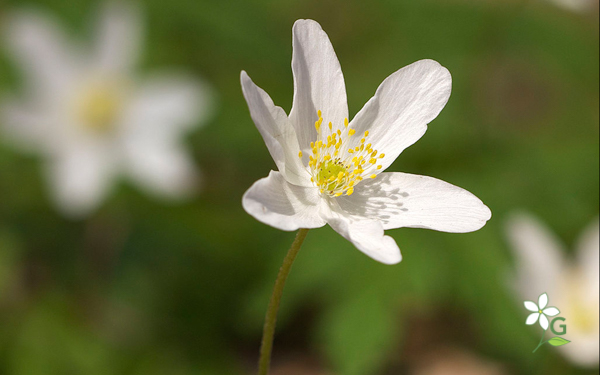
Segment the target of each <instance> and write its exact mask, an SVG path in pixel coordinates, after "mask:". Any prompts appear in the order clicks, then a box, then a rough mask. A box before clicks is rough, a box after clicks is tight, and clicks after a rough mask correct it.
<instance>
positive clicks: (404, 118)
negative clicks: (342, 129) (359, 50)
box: [349, 60, 452, 170]
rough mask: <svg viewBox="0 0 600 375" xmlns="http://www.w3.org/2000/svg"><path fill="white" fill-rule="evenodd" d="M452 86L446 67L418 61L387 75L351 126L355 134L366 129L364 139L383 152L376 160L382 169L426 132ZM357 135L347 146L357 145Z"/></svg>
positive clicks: (444, 103) (427, 61)
mask: <svg viewBox="0 0 600 375" xmlns="http://www.w3.org/2000/svg"><path fill="white" fill-rule="evenodd" d="M451 89H452V77H451V76H450V73H449V72H448V70H447V69H446V68H444V67H443V66H441V65H440V64H438V63H437V62H436V61H433V60H421V61H417V62H415V63H413V64H411V65H408V66H406V67H404V68H402V69H400V70H398V71H397V72H395V73H393V74H392V75H390V76H389V77H387V78H386V79H385V80H384V81H383V82H382V83H381V85H380V86H379V88H377V92H376V93H375V96H373V97H372V98H371V99H370V100H369V101H368V102H367V104H365V106H364V107H363V108H362V109H361V110H360V112H358V114H357V115H356V117H354V119H353V120H352V122H351V123H350V128H352V129H355V130H356V133H357V134H363V133H364V132H365V131H366V130H368V131H369V133H370V134H369V136H368V137H367V142H368V143H371V144H372V145H373V149H374V150H378V151H379V153H384V154H385V157H384V158H383V159H379V160H380V161H379V163H380V164H381V165H383V168H382V170H384V169H385V168H387V167H388V166H389V165H390V164H392V162H393V161H394V160H395V159H396V158H397V157H398V155H400V153H401V152H402V151H403V150H404V149H405V148H407V147H408V146H410V145H412V144H413V143H415V142H416V141H417V140H418V139H419V138H421V136H422V135H423V134H425V131H426V130H427V124H428V123H429V122H430V121H432V120H433V119H434V118H436V117H437V115H438V114H439V113H440V111H441V110H442V108H444V106H445V105H446V102H447V101H448V98H449V97H450V92H451ZM360 138H361V137H356V138H354V141H353V142H355V143H350V144H349V146H350V147H354V146H356V145H357V142H360Z"/></svg>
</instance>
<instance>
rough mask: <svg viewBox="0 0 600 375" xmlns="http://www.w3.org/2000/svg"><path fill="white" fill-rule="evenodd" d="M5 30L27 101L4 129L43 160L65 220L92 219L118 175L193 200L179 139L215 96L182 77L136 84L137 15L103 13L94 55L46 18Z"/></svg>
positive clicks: (25, 14) (11, 103) (192, 178)
mask: <svg viewBox="0 0 600 375" xmlns="http://www.w3.org/2000/svg"><path fill="white" fill-rule="evenodd" d="M3 23H4V25H3V26H4V28H3V30H2V31H3V33H4V37H5V38H4V40H5V41H6V43H7V45H8V50H9V52H10V53H11V55H12V57H14V59H15V60H16V62H17V63H18V67H19V68H20V69H22V70H23V72H24V78H25V80H26V88H27V92H26V94H27V97H26V100H23V101H21V100H12V99H6V100H5V101H4V102H3V104H2V106H1V108H0V111H1V116H2V117H1V118H2V122H3V123H4V125H5V126H4V129H3V130H4V132H5V134H6V135H7V137H8V138H9V139H11V140H12V141H13V142H18V143H19V144H20V146H22V147H25V148H27V149H29V150H30V151H33V152H38V153H41V154H42V155H43V156H44V158H45V170H46V172H47V178H48V180H49V183H50V187H51V193H52V197H53V199H54V200H55V202H56V204H57V206H58V207H59V208H60V209H61V210H62V211H63V212H65V213H67V214H70V215H75V216H80V215H85V214H87V213H89V212H90V211H91V210H93V209H94V208H96V207H97V206H98V205H99V204H100V202H101V200H102V199H103V198H104V197H105V196H106V195H107V193H108V192H109V189H110V188H111V186H112V185H113V182H114V180H115V178H116V177H117V176H118V175H120V174H127V175H129V176H130V177H131V178H132V179H133V180H134V181H135V182H137V183H138V184H139V185H140V186H141V187H143V188H145V189H147V190H148V191H149V192H151V193H155V194H157V195H160V196H162V197H166V198H172V199H179V198H182V197H185V196H187V195H189V194H190V193H192V192H193V189H194V187H195V185H196V183H197V180H198V174H197V172H196V169H195V166H194V164H193V162H192V160H191V158H190V156H189V155H188V152H187V151H186V150H185V148H184V147H183V145H182V144H181V143H180V141H181V139H180V138H181V137H182V135H183V134H184V133H186V132H188V131H189V130H190V129H191V128H192V127H194V126H197V125H198V124H199V123H200V121H201V120H202V119H204V118H205V117H206V116H207V114H208V112H209V111H210V100H209V95H208V91H207V88H206V87H205V85H201V84H200V82H197V81H196V80H195V79H190V77H187V76H184V75H181V74H178V73H176V72H174V73H172V74H168V75H156V76H153V77H151V78H149V79H146V80H144V81H142V80H140V79H139V77H138V76H136V75H135V72H134V66H135V64H136V63H137V60H138V57H139V55H140V47H141V42H142V25H141V15H140V12H139V9H138V8H136V7H132V6H127V5H125V3H120V2H119V3H116V2H115V3H109V4H107V5H105V6H104V7H102V8H101V12H100V14H99V15H98V21H97V28H96V29H95V34H94V43H93V45H92V47H91V48H82V46H80V45H78V44H76V43H74V42H73V41H70V40H68V39H67V37H66V36H65V35H63V33H62V30H61V29H60V27H59V24H58V23H56V22H54V20H53V19H51V18H50V17H49V16H48V15H46V14H42V13H39V12H34V11H21V12H17V13H14V14H11V15H8V16H7V17H6V18H5V19H4V22H3Z"/></svg>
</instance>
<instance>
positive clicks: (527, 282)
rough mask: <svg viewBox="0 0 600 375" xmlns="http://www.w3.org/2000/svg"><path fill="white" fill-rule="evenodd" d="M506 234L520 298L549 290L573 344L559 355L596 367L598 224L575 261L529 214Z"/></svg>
mask: <svg viewBox="0 0 600 375" xmlns="http://www.w3.org/2000/svg"><path fill="white" fill-rule="evenodd" d="M507 230H508V236H509V240H510V242H511V245H512V248H513V250H514V254H515V258H516V259H515V260H516V264H517V275H516V276H515V279H516V283H515V285H514V287H515V289H516V290H517V292H518V293H519V297H520V298H522V299H526V298H528V297H530V296H531V295H538V294H540V293H542V292H546V291H547V292H548V294H549V295H551V296H552V300H553V301H554V304H556V305H557V306H560V308H561V312H560V315H561V316H562V317H564V318H565V319H566V321H565V323H566V325H567V334H566V337H567V338H568V339H569V340H570V341H571V342H570V343H569V345H565V346H562V347H561V349H560V352H561V353H563V354H564V355H565V356H566V357H567V358H568V359H569V360H571V361H572V362H573V363H575V364H577V365H580V366H591V367H595V366H597V365H598V359H599V355H598V350H599V349H600V343H599V338H598V335H599V334H600V326H599V322H598V320H599V318H600V308H599V306H600V303H599V291H600V287H599V285H600V278H599V267H598V263H599V253H600V250H599V244H598V243H599V223H598V220H596V221H594V222H593V223H592V224H591V225H590V226H589V228H587V229H586V230H584V232H583V234H582V235H581V237H580V239H579V242H578V245H577V251H576V259H575V261H573V262H571V261H568V260H566V259H565V250H564V247H563V245H562V244H561V243H560V241H559V240H558V239H557V238H556V237H555V236H554V235H553V234H552V233H551V232H550V231H549V230H548V229H546V228H545V227H544V226H543V225H542V224H541V223H540V222H539V221H538V220H536V219H535V218H534V217H532V216H530V215H528V214H524V213H520V214H515V215H513V216H512V217H511V218H510V220H509V221H508V225H507ZM541 302H543V301H540V305H541ZM539 307H541V306H539ZM532 319H533V318H532Z"/></svg>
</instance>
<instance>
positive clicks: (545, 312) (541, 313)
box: [525, 293, 560, 331]
mask: <svg viewBox="0 0 600 375" xmlns="http://www.w3.org/2000/svg"><path fill="white" fill-rule="evenodd" d="M547 305H548V294H546V293H543V294H541V295H540V297H539V298H538V303H537V305H536V304H535V302H533V301H525V308H526V309H527V310H529V311H532V312H533V313H532V314H530V315H529V316H528V317H527V321H525V324H527V325H532V324H535V322H537V321H538V318H539V321H540V326H542V328H543V329H544V331H546V330H547V329H548V325H549V322H548V318H547V316H556V315H558V314H560V311H559V310H558V309H557V308H556V307H546V306H547Z"/></svg>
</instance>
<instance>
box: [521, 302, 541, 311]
mask: <svg viewBox="0 0 600 375" xmlns="http://www.w3.org/2000/svg"><path fill="white" fill-rule="evenodd" d="M525 308H526V309H527V310H529V311H533V312H539V311H540V309H538V307H537V305H536V304H535V302H532V301H525Z"/></svg>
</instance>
